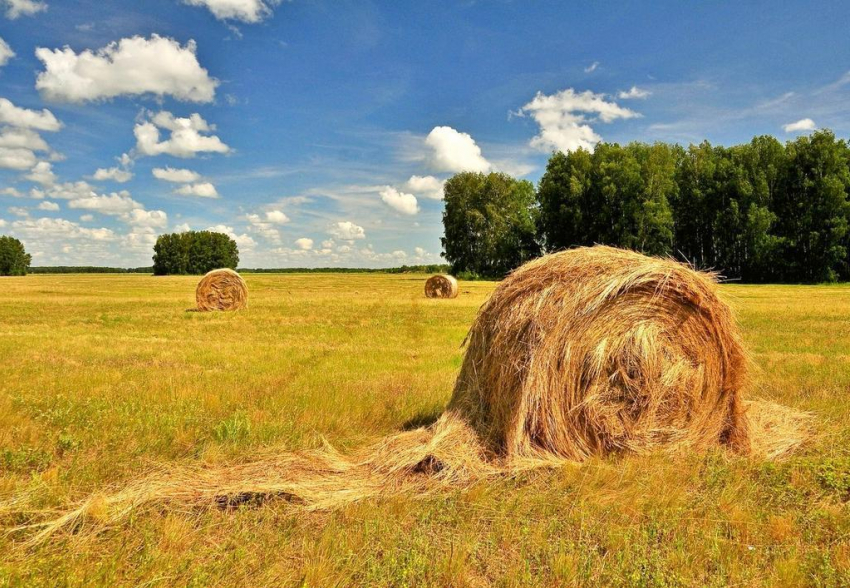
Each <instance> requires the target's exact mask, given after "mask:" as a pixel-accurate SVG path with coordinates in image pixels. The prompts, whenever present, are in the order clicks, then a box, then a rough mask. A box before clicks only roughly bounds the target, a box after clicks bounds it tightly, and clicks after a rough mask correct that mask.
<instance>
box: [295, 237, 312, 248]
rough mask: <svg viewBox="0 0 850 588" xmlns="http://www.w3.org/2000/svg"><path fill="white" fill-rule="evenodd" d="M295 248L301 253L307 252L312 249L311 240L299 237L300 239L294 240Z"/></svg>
mask: <svg viewBox="0 0 850 588" xmlns="http://www.w3.org/2000/svg"><path fill="white" fill-rule="evenodd" d="M295 246H296V247H298V249H301V250H302V251H309V250H310V249H312V248H313V240H312V239H308V238H307V237H301V238H300V239H296V240H295Z"/></svg>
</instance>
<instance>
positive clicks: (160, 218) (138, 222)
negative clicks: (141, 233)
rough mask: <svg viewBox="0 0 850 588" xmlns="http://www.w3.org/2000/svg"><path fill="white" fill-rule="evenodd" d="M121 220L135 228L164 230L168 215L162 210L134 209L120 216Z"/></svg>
mask: <svg viewBox="0 0 850 588" xmlns="http://www.w3.org/2000/svg"><path fill="white" fill-rule="evenodd" d="M120 218H121V220H122V221H124V222H125V223H127V224H129V225H133V226H135V227H150V228H164V227H166V226H168V215H167V214H166V213H165V211H162V210H144V209H142V208H134V209H133V210H131V211H129V212H126V213H124V214H122V215H121V217H120Z"/></svg>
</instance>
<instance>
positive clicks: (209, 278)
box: [195, 269, 248, 311]
mask: <svg viewBox="0 0 850 588" xmlns="http://www.w3.org/2000/svg"><path fill="white" fill-rule="evenodd" d="M195 299H196V300H197V302H198V310H201V311H209V310H241V309H243V308H247V306H248V286H247V285H246V284H245V280H243V279H242V276H240V275H239V274H237V273H236V272H235V271H233V270H231V269H217V270H213V271H211V272H209V273H207V275H205V276H204V277H203V278H202V279H201V281H200V282H199V283H198V288H197V289H196V290H195Z"/></svg>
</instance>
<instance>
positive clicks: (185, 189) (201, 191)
mask: <svg viewBox="0 0 850 588" xmlns="http://www.w3.org/2000/svg"><path fill="white" fill-rule="evenodd" d="M174 193H175V194H179V195H180V196H197V197H198V198H218V190H216V189H215V186H214V185H212V184H211V183H210V182H200V183H198V184H185V185H183V186H180V187H179V188H177V189H176V190H174Z"/></svg>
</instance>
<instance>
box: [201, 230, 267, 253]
mask: <svg viewBox="0 0 850 588" xmlns="http://www.w3.org/2000/svg"><path fill="white" fill-rule="evenodd" d="M207 230H208V231H212V232H213V233H224V234H225V235H227V236H228V237H230V238H231V239H233V240H234V241H236V245H237V246H238V247H239V248H240V249H253V248H254V247H256V245H257V242H256V241H254V239H252V238H251V236H250V235H246V234H245V233H242V234H241V235H237V234H236V232H235V231H234V230H233V227H229V226H227V225H215V226H212V227H208V228H207Z"/></svg>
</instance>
